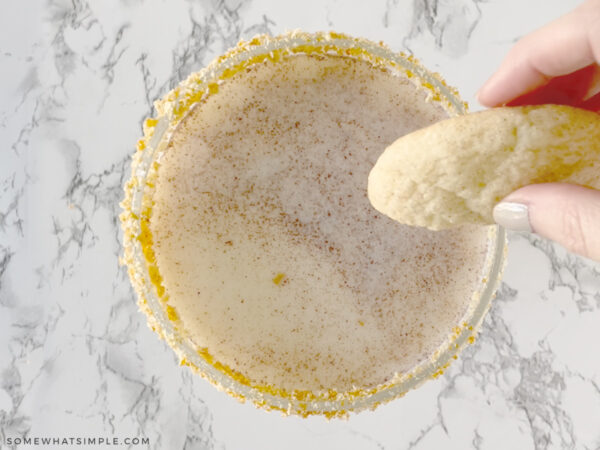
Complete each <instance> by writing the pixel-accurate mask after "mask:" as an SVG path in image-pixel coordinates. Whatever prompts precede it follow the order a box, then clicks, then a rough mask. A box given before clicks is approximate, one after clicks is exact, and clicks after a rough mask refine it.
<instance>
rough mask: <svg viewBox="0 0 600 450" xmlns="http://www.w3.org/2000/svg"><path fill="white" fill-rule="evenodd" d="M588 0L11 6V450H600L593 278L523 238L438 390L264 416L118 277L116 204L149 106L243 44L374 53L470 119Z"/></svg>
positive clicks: (2, 290)
mask: <svg viewBox="0 0 600 450" xmlns="http://www.w3.org/2000/svg"><path fill="white" fill-rule="evenodd" d="M577 3H578V2H576V1H572V0H569V1H566V0H531V1H528V2H523V1H522V0H487V1H484V0H455V1H442V0H427V1H426V0H372V1H370V2H364V1H345V2H342V1H341V0H325V1H317V0H310V1H302V2H286V1H275V0H224V1H223V0H205V1H194V2H192V1H184V0H175V1H169V2H167V1H159V0H144V1H141V0H136V1H134V0H127V1H125V0H123V1H120V2H118V1H115V0H110V1H109V0H102V1H96V2H90V1H86V0H73V1H66V0H58V1H42V0H36V1H33V0H32V1H28V2H5V3H4V4H3V8H2V10H3V13H2V15H1V16H0V61H1V63H0V64H1V65H0V67H1V71H0V80H1V83H0V86H1V87H0V142H1V144H2V147H1V150H2V157H1V160H0V161H1V164H0V183H1V184H0V192H1V194H0V447H2V448H11V444H10V442H13V443H14V439H16V438H19V437H23V436H29V437H36V436H37V437H59V438H64V437H73V436H75V437H105V438H111V439H112V438H113V437H115V438H118V439H125V438H132V437H138V438H147V439H148V440H149V444H139V445H132V446H131V448H153V449H154V448H156V449H163V448H164V449H182V448H185V449H213V448H214V449H228V450H234V449H257V450H259V449H260V450H267V449H282V448H286V449H305V448H311V449H365V450H369V449H386V450H388V449H389V450H392V449H394V450H396V449H398V450H400V449H429V448H444V449H467V448H475V449H505V448H515V449H571V448H573V449H598V448H600V351H598V349H597V343H598V342H600V265H598V264H594V263H592V262H590V261H586V260H583V259H581V258H578V257H576V256H573V255H571V254H568V253H567V252H565V251H564V250H563V249H561V248H559V247H558V246H556V245H553V244H551V243H549V242H547V241H545V240H542V239H539V238H537V237H535V236H526V235H521V234H511V235H510V246H509V255H508V266H507V269H506V273H505V277H504V282H503V284H502V286H501V289H500V292H499V295H498V297H497V299H496V301H495V302H494V304H493V307H492V309H491V311H490V313H489V315H488V317H487V319H486V320H485V324H484V326H483V329H482V332H481V333H480V335H479V338H478V339H477V341H476V342H475V344H474V345H472V346H470V347H469V348H468V349H466V351H464V352H463V353H462V355H461V356H460V358H459V359H458V361H456V362H455V363H454V364H453V365H452V366H451V367H450V368H449V369H448V371H447V372H446V373H445V374H444V375H443V376H442V377H440V378H438V379H437V380H434V381H430V382H428V383H426V384H425V385H424V386H423V387H421V388H420V389H418V390H416V391H413V392H410V393H409V394H408V395H406V397H404V398H402V399H399V400H396V401H393V402H391V403H389V404H387V405H384V406H381V407H380V408H379V409H377V410H376V411H374V412H371V411H367V412H363V413H360V414H357V415H353V416H351V417H350V419H349V420H333V421H330V422H328V421H326V420H325V419H322V418H310V419H301V418H299V417H283V416H281V415H280V414H278V413H267V412H264V411H259V410H257V409H255V408H254V407H253V406H252V405H250V404H241V403H238V401H236V400H234V399H232V398H230V397H228V396H227V395H226V394H224V393H222V392H218V391H217V390H215V389H214V388H213V387H212V386H210V385H209V384H208V383H207V382H205V381H204V380H202V379H201V378H200V377H197V376H195V375H193V374H192V373H191V371H190V370H189V369H188V368H187V367H181V366H180V365H179V364H178V361H177V359H176V357H175V355H174V353H173V352H172V351H171V350H170V349H169V348H168V347H167V346H166V344H165V343H164V342H162V341H160V340H159V338H158V337H157V336H156V335H155V334H154V333H153V332H152V331H151V330H150V329H148V327H147V326H146V320H145V317H144V316H143V315H142V314H141V313H139V312H138V311H137V307H136V304H135V297H134V293H133V290H132V288H131V286H130V283H129V280H128V278H127V275H126V271H125V269H124V267H123V266H121V265H120V264H119V256H120V254H121V235H120V229H119V224H118V214H119V206H118V203H119V201H120V200H121V197H122V186H123V183H124V181H125V178H126V177H128V175H129V164H130V155H131V154H132V152H133V151H134V146H135V142H136V140H137V139H138V138H139V137H140V136H141V123H142V121H143V119H144V118H145V117H147V116H148V115H149V114H150V112H151V110H152V102H153V100H155V99H156V98H158V97H160V96H161V95H162V94H164V93H165V92H167V91H168V90H169V89H171V88H172V87H173V86H175V85H176V84H177V83H178V82H179V81H180V80H181V79H183V78H184V77H186V76H187V75H188V74H189V73H190V72H191V71H195V70H198V69H200V68H202V67H203V66H204V65H205V64H206V63H208V62H209V61H210V60H211V59H212V58H213V57H215V56H216V55H218V54H220V53H222V52H223V51H225V50H226V49H227V48H229V47H231V46H233V45H234V44H235V43H236V42H237V41H238V39H240V38H248V37H251V36H252V35H254V34H256V33H271V34H277V33H279V32H282V31H285V30H289V29H296V28H300V29H303V30H307V31H317V30H329V29H333V30H336V31H341V32H346V33H349V34H352V35H356V36H362V37H366V38H370V39H372V40H376V41H379V40H382V41H384V42H385V43H387V44H388V45H389V46H390V47H391V48H392V49H394V50H398V51H404V52H410V53H413V54H415V55H416V56H418V58H419V59H420V60H421V61H422V62H423V63H424V65H425V66H426V67H428V68H430V69H432V70H435V71H438V72H440V73H442V74H443V76H444V77H445V78H446V80H447V81H448V83H449V84H451V85H454V86H456V87H457V88H458V89H459V90H460V92H461V93H462V95H463V97H464V98H465V99H466V100H468V101H469V102H471V103H473V106H472V108H473V109H477V106H476V102H474V94H475V92H476V90H477V88H478V87H479V86H480V85H481V84H482V83H483V81H484V80H485V79H486V78H487V77H488V76H489V75H491V73H492V72H493V70H494V69H495V68H496V67H497V66H498V64H499V63H500V60H501V58H502V57H503V55H504V54H505V53H506V52H507V50H508V49H509V48H510V47H511V45H513V43H514V42H515V41H516V40H517V39H518V38H519V37H520V36H523V35H524V34H526V33H527V32H529V31H531V30H533V29H535V28H537V27H539V26H541V25H542V24H544V23H546V22H548V21H550V20H552V19H553V18H556V17H558V16H560V15H562V14H563V13H565V12H567V11H568V10H570V9H572V8H573V7H574V6H575V5H576V4H577ZM11 439H12V441H10V440H11ZM66 447H69V446H66ZM72 447H77V445H73V446H72ZM102 447H103V446H93V445H92V446H88V447H86V448H102ZM114 447H115V446H114V445H112V446H109V447H106V448H114ZM18 448H35V447H28V446H22V447H18ZM37 448H53V447H52V446H41V447H37ZM57 448H59V447H57ZM60 448H65V446H64V445H61V446H60Z"/></svg>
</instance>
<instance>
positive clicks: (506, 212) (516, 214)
mask: <svg viewBox="0 0 600 450" xmlns="http://www.w3.org/2000/svg"><path fill="white" fill-rule="evenodd" d="M493 215H494V220H495V221H496V223H497V224H498V225H501V226H503V227H504V228H506V229H508V230H513V231H529V232H531V231H532V229H531V224H530V223H529V211H528V208H527V205H524V204H522V203H512V202H501V203H498V204H497V205H496V206H495V207H494V211H493Z"/></svg>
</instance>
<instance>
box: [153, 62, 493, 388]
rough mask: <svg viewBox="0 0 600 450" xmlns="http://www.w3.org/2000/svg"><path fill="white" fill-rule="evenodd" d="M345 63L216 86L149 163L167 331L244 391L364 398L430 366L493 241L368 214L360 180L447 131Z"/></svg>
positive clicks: (403, 81)
mask: <svg viewBox="0 0 600 450" xmlns="http://www.w3.org/2000/svg"><path fill="white" fill-rule="evenodd" d="M425 97H426V94H425V92H424V91H422V90H417V89H416V88H415V86H414V85H413V84H412V83H411V82H410V81H409V80H408V79H407V78H403V77H401V76H398V75H396V74H392V73H391V72H389V71H386V70H384V69H382V68H374V67H373V66H372V65H371V64H370V63H368V62H366V61H363V60H360V59H354V58H349V57H341V56H324V55H296V56H291V55H290V56H287V57H285V58H283V59H282V60H280V61H278V62H272V61H269V60H267V61H264V62H261V63H259V64H255V65H252V66H250V67H248V68H246V69H244V70H242V71H240V72H238V73H237V74H235V75H234V76H233V77H231V78H228V79H226V80H224V82H223V83H222V84H220V85H219V86H218V92H214V93H212V95H210V96H208V98H207V99H206V100H205V101H203V102H200V103H199V104H197V105H196V106H195V107H194V108H193V109H192V110H191V111H190V112H189V113H188V115H187V117H185V118H184V119H183V121H182V122H181V123H179V125H178V128H177V129H176V131H175V132H174V134H173V136H172V137H171V140H170V144H169V146H168V148H166V150H165V152H164V154H162V156H161V158H160V160H159V168H158V172H157V173H158V175H157V179H156V183H155V192H154V195H153V198H152V201H153V206H152V214H151V216H150V219H149V229H150V231H151V233H152V239H153V252H154V253H153V257H154V258H155V260H156V265H157V267H158V269H159V271H160V274H161V283H162V287H164V298H166V299H168V300H167V303H168V305H169V311H170V316H171V317H172V318H174V320H176V321H177V323H178V324H179V328H180V329H181V330H182V333H183V334H184V335H185V336H188V337H189V338H190V339H191V340H192V342H193V343H194V345H195V346H196V347H197V348H198V349H199V352H200V353H202V354H210V355H211V361H212V363H214V362H218V364H219V365H220V366H223V367H227V368H228V370H229V369H231V371H233V372H234V373H236V374H241V375H242V376H243V378H244V380H246V381H245V382H246V383H250V384H252V385H261V386H273V387H275V388H277V389H285V390H288V391H292V390H309V391H322V390H335V391H338V392H344V391H350V390H356V389H363V388H364V389H368V388H374V387H376V386H378V385H381V384H382V383H386V382H388V381H389V380H390V379H392V378H393V377H394V376H395V375H396V374H397V373H402V372H407V371H409V370H410V369H412V368H413V367H415V366H416V365H417V364H418V363H419V362H421V361H423V360H424V359H427V358H428V357H430V356H431V355H432V354H433V353H434V352H435V351H436V349H438V347H439V346H440V345H441V344H442V343H443V342H444V341H446V340H447V339H449V337H450V336H451V335H452V334H453V333H454V332H455V331H454V330H455V328H456V326H457V324H459V323H461V318H462V317H463V315H464V314H465V311H466V309H467V307H468V305H469V304H470V303H471V301H472V298H473V295H474V293H475V292H476V291H478V290H479V289H480V285H481V282H482V274H481V270H482V267H483V265H484V260H485V257H486V252H487V251H488V248H487V246H488V230H487V229H485V228H462V229H457V230H453V231H445V232H431V231H428V230H426V229H421V228H411V227H407V226H403V225H400V224H398V223H396V222H394V221H392V220H390V219H388V218H387V217H385V216H383V215H381V214H379V213H378V212H377V211H375V210H374V209H373V208H372V207H371V205H370V204H369V201H368V199H367V178H368V174H369V171H370V170H371V168H372V167H373V164H374V163H375V161H376V159H377V157H378V156H379V155H380V154H381V152H382V151H383V149H385V148H386V147H387V146H388V145H389V144H391V143H392V142H393V141H394V140H396V139H397V138H398V137H399V136H401V135H403V134H405V133H408V132H410V131H412V130H415V129H417V128H420V127H423V126H426V125H429V124H431V123H434V122H436V121H438V120H440V119H441V118H444V117H446V116H447V113H446V112H445V110H444V109H443V108H442V107H441V106H440V105H439V104H438V103H435V102H428V101H426V99H425Z"/></svg>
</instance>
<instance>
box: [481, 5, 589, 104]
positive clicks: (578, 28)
mask: <svg viewBox="0 0 600 450" xmlns="http://www.w3.org/2000/svg"><path fill="white" fill-rule="evenodd" d="M595 62H600V0H588V1H587V2H585V3H583V4H582V5H580V6H579V7H577V8H576V9H575V10H573V11H572V12H570V13H568V14H567V15H565V16H563V17H561V18H560V19H557V20H555V21H554V22H551V23H550V24H548V25H546V26H544V27H542V28H540V29H539V30H537V31H535V32H533V33H531V34H529V35H527V36H525V37H524V38H523V39H521V40H520V41H519V42H517V44H516V45H515V46H514V47H513V48H512V49H511V50H510V52H509V53H508V55H507V56H506V58H505V59H504V61H503V62H502V64H501V65H500V68H499V69H498V71H497V72H496V73H495V74H494V75H493V76H492V77H491V78H490V79H489V80H488V81H487V82H486V83H485V84H484V86H483V87H482V88H481V90H480V91H479V93H478V99H479V102H480V103H481V104H483V105H486V106H497V105H501V104H505V103H508V102H509V101H511V100H513V99H515V98H516V97H518V96H520V95H523V94H525V93H528V92H530V91H532V90H534V89H535V88H537V87H540V86H542V85H544V84H545V83H547V82H548V81H549V80H550V79H552V78H554V77H558V76H561V75H566V74H569V73H571V72H574V71H576V70H578V69H581V68H583V67H586V66H588V65H590V64H592V63H595Z"/></svg>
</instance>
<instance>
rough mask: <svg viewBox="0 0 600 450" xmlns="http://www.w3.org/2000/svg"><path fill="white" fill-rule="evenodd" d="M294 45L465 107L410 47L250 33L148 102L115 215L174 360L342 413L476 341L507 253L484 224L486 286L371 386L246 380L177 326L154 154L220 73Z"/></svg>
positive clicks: (257, 399) (246, 390)
mask: <svg viewBox="0 0 600 450" xmlns="http://www.w3.org/2000/svg"><path fill="white" fill-rule="evenodd" d="M293 54H320V55H325V56H327V55H331V56H335V55H340V56H350V57H354V58H358V59H361V60H365V61H367V62H369V63H371V64H373V65H374V66H378V67H385V68H386V69H389V70H392V71H395V72H396V73H400V74H401V75H404V76H406V77H407V78H409V79H410V80H411V81H412V82H413V83H414V84H415V86H416V87H417V88H418V89H425V90H426V91H427V93H428V100H430V101H433V102H438V103H439V104H441V105H442V106H443V107H444V109H445V110H446V112H447V113H448V115H449V116H451V117H452V116H456V115H459V114H464V113H466V110H467V105H466V103H464V102H463V101H462V100H461V99H460V97H459V95H458V92H457V91H456V90H455V89H453V88H451V87H449V86H447V85H446V83H445V82H444V81H443V80H442V78H441V77H440V76H439V75H438V74H436V73H433V72H430V71H428V70H427V69H425V68H424V67H423V66H421V65H420V63H419V62H418V61H417V60H416V59H415V58H413V57H412V56H407V55H405V54H403V53H396V52H392V51H391V50H390V49H389V48H387V47H386V46H384V45H383V44H377V43H374V42H371V41H368V40H365V39H358V38H352V37H350V36H347V35H343V34H339V33H333V32H329V33H312V34H311V33H302V32H291V33H287V34H284V35H281V36H277V37H270V36H266V35H262V36H257V37H255V38H253V39H252V40H250V41H247V42H244V41H242V42H240V43H239V44H238V45H237V46H236V47H234V48H233V49H231V50H230V51H229V52H227V53H226V54H225V55H223V56H220V57H218V58H216V59H215V60H214V61H213V62H212V63H211V64H209V65H208V66H207V67H206V68H205V69H203V70H201V71H200V72H197V73H194V74H192V75H191V76H190V77H189V78H188V79H187V80H185V81H184V82H182V83H181V84H180V85H179V86H178V87H177V88H175V89H173V90H172V91H171V92H169V93H168V94H167V95H166V96H164V97H163V98H162V99H161V100H159V101H157V102H155V108H156V111H157V113H158V116H157V117H156V118H154V119H147V120H146V122H145V124H144V135H145V136H144V138H142V139H140V141H138V151H137V152H136V153H135V155H134V156H133V162H132V172H131V178H130V179H129V181H127V182H126V185H125V198H124V200H123V202H122V203H121V207H122V209H123V212H122V214H121V216H120V219H121V224H122V229H123V245H124V262H125V264H126V265H127V266H128V269H129V270H128V272H129V276H130V279H131V282H132V284H133V286H134V288H135V290H136V293H137V295H138V305H139V307H140V309H141V310H142V311H143V312H144V313H145V314H146V316H147V319H148V324H149V326H150V327H151V328H152V329H153V330H154V331H156V332H157V333H158V334H159V336H161V337H162V338H163V339H165V340H166V341H167V343H168V344H169V346H170V347H171V348H172V349H173V350H174V351H175V352H176V354H177V355H178V356H179V358H180V359H181V364H182V365H188V366H190V367H192V369H194V371H195V372H198V373H199V374H200V375H202V376H203V377H204V378H205V379H207V380H208V381H210V382H211V384H213V385H214V386H216V387H217V388H218V389H221V390H225V391H226V392H227V393H229V394H230V395H232V396H234V397H237V398H238V399H240V400H242V401H243V400H250V401H252V402H253V403H254V404H255V405H256V406H258V407H262V408H266V409H270V410H279V411H282V412H284V413H286V414H290V413H293V414H298V415H301V416H308V415H315V414H317V415H324V416H327V417H339V416H345V415H347V414H348V413H349V412H358V411H361V410H364V409H374V408H375V407H377V406H378V405H380V404H382V403H386V402H388V401H391V400H393V399H395V398H398V397H401V396H403V395H404V394H405V393H406V392H408V391H409V390H412V389H414V388H416V387H418V386H420V385H421V384H422V383H424V382H425V381H427V380H429V379H431V378H436V377H438V376H439V375H441V374H442V373H443V371H444V370H445V369H446V368H447V367H448V366H449V364H450V363H451V362H452V360H453V359H456V357H457V355H458V353H459V352H460V351H461V350H462V349H463V348H464V347H465V345H466V344H468V343H471V342H472V341H473V340H474V336H475V335H476V333H477V331H478V330H479V328H480V326H481V323H482V321H483V319H484V317H485V314H486V312H487V311H488V309H489V307H490V305H491V300H492V298H493V297H494V295H495V292H496V290H497V288H498V285H499V283H500V279H501V276H502V272H503V268H504V264H505V261H506V233H505V231H504V229H503V228H501V227H499V226H490V227H489V228H488V251H487V255H486V260H485V263H484V268H483V270H482V273H483V277H484V278H483V280H484V281H483V287H482V288H481V289H480V290H479V291H478V292H476V293H474V294H473V298H472V300H471V302H470V305H469V307H468V309H467V311H466V313H465V315H464V316H463V318H462V319H461V320H460V321H459V323H457V327H456V330H455V332H454V333H453V335H452V336H450V337H449V338H448V339H446V341H445V342H444V343H443V344H442V345H440V347H438V350H437V351H436V352H434V353H433V354H432V355H431V356H430V357H429V358H428V359H426V360H424V361H422V362H421V363H420V364H418V365H417V366H415V367H414V368H413V369H411V370H410V371H409V372H406V373H403V374H401V375H397V376H396V377H394V378H393V379H392V380H391V381H390V382H388V383H385V384H383V385H380V386H377V387H376V388H373V389H358V390H355V391H348V392H332V391H328V392H322V393H318V394H314V393H312V394H311V393H310V392H308V393H307V392H306V391H292V392H289V391H284V390H282V389H279V388H277V387H274V386H260V385H255V384H252V383H251V382H250V381H249V380H248V379H247V378H245V377H244V376H243V374H240V373H238V372H236V371H235V370H233V369H231V368H229V367H227V366H224V365H223V364H220V363H219V362H218V361H216V360H215V359H214V358H213V357H212V355H210V353H209V352H208V350H207V349H200V350H199V349H198V347H197V346H195V345H194V344H193V343H192V342H191V340H189V339H188V338H186V337H185V336H184V334H183V330H182V327H181V325H180V323H178V321H179V318H178V317H177V316H176V314H175V312H174V310H173V311H171V310H169V306H167V305H166V303H165V301H164V299H163V298H162V297H163V295H164V288H162V293H161V280H162V278H161V277H160V273H159V271H158V267H157V266H156V263H155V261H153V257H154V254H153V250H152V245H151V244H152V236H151V233H150V230H149V227H148V222H149V216H150V212H151V203H152V200H151V198H152V192H153V186H154V184H153V180H154V179H155V177H156V172H157V170H158V163H157V160H159V159H160V155H161V154H162V152H163V151H164V150H165V149H166V147H167V145H168V143H169V141H170V137H171V135H172V134H173V132H174V130H175V129H176V128H177V125H178V124H179V123H181V122H182V120H183V118H184V117H185V116H186V114H187V112H188V111H189V110H190V109H191V108H193V107H194V105H196V104H198V103H199V102H201V101H203V100H204V99H205V98H206V97H208V96H209V95H212V94H214V93H215V92H218V86H219V84H220V83H222V82H223V81H224V80H225V79H227V78H229V77H230V76H232V74H235V73H237V71H240V70H243V68H245V67H248V66H250V65H253V64H257V63H260V62H262V61H265V60H269V61H273V62H276V61H278V60H279V59H281V58H282V57H287V56H290V55H293Z"/></svg>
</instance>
